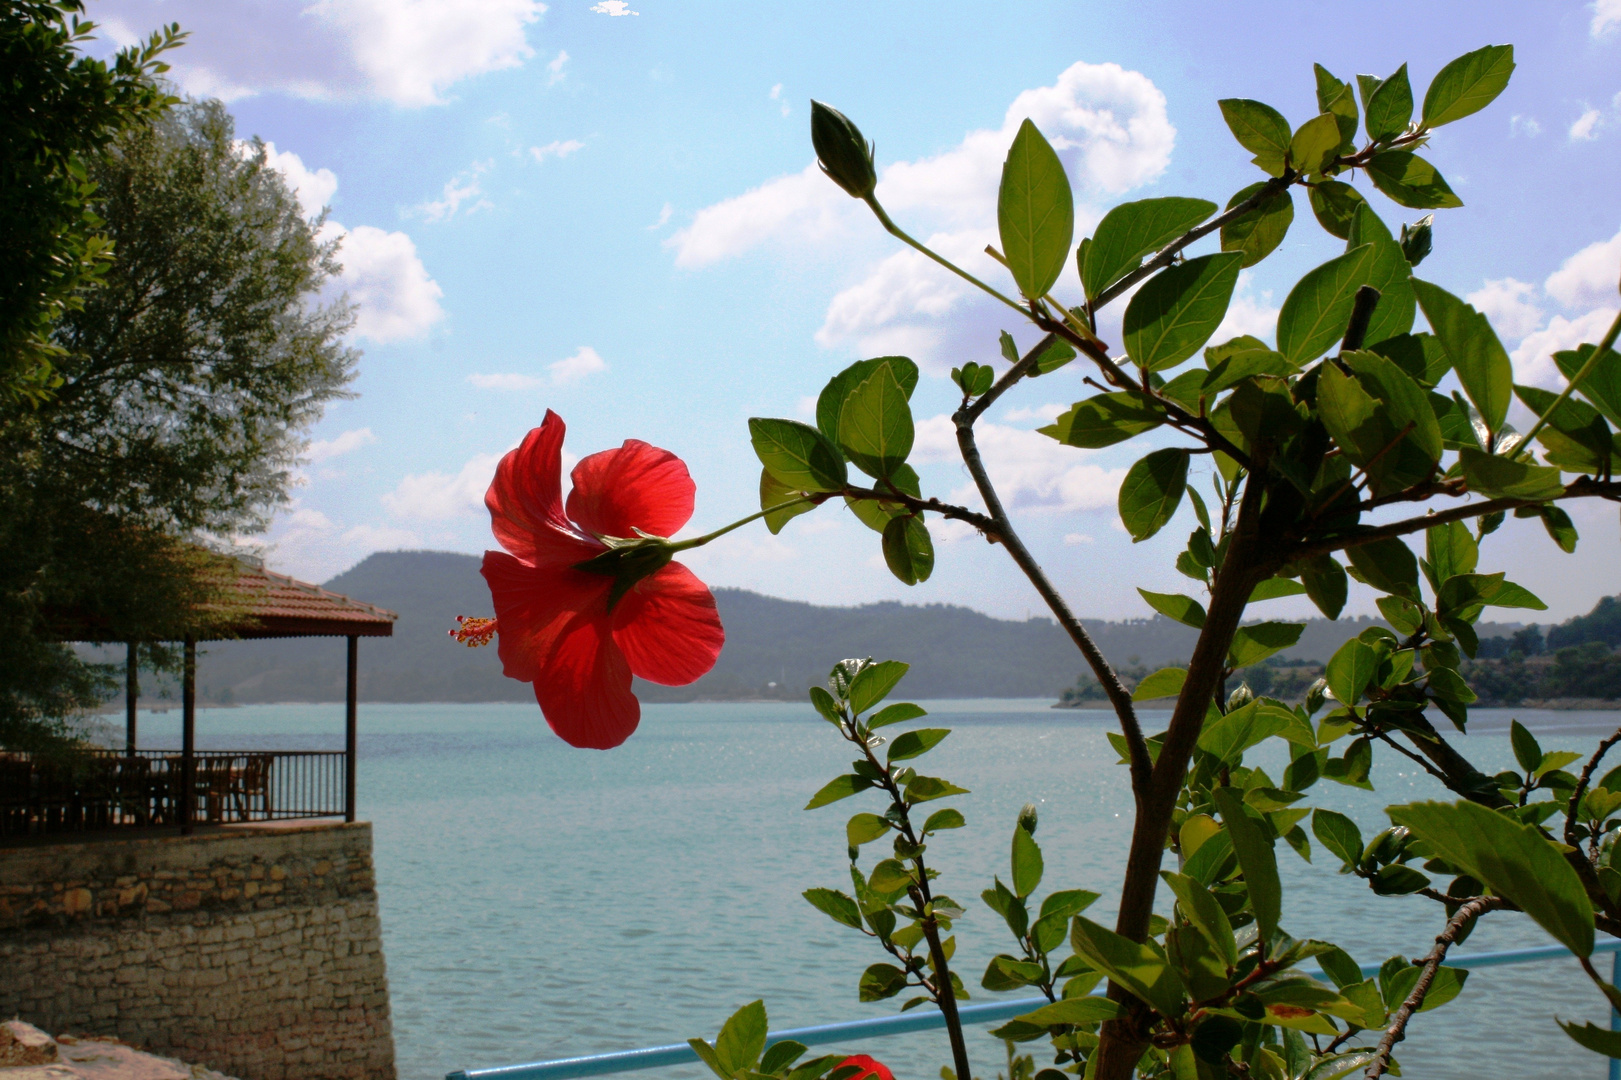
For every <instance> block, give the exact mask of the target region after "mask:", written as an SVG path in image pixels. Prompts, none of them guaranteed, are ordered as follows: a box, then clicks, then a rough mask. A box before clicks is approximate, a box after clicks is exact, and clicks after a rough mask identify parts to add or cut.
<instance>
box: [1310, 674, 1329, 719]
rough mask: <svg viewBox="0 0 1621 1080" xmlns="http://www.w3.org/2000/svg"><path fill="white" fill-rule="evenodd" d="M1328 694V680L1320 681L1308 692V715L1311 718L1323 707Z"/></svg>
mask: <svg viewBox="0 0 1621 1080" xmlns="http://www.w3.org/2000/svg"><path fill="white" fill-rule="evenodd" d="M1327 694H1328V680H1327V679H1318V680H1317V681H1316V682H1314V683H1312V684H1311V686H1310V687H1308V688H1307V690H1306V715H1307V716H1310V715H1311V714H1312V713H1314V712H1316V711H1317V710H1318V709H1321V708H1322V707H1323V701H1324V700H1325V698H1326V697H1327Z"/></svg>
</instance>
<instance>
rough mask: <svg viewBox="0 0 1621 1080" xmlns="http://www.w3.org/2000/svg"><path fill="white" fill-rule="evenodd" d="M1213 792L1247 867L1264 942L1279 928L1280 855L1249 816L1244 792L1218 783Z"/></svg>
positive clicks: (1243, 866) (1247, 883) (1246, 876)
mask: <svg viewBox="0 0 1621 1080" xmlns="http://www.w3.org/2000/svg"><path fill="white" fill-rule="evenodd" d="M1210 794H1211V797H1212V798H1213V799H1214V801H1215V803H1216V809H1217V810H1219V811H1220V812H1221V820H1222V824H1224V825H1226V826H1227V835H1228V836H1230V837H1231V838H1232V841H1233V853H1234V854H1235V855H1237V856H1238V865H1239V868H1240V869H1241V870H1243V871H1244V886H1245V888H1246V889H1247V890H1248V892H1249V898H1250V910H1252V911H1253V912H1254V913H1255V925H1256V928H1257V930H1259V932H1260V940H1261V942H1262V944H1263V946H1264V944H1265V943H1266V942H1268V941H1270V940H1271V939H1272V935H1273V933H1274V932H1276V930H1277V929H1278V919H1279V917H1280V916H1281V915H1282V912H1283V887H1282V886H1281V885H1280V884H1279V883H1278V862H1277V856H1276V855H1275V854H1274V853H1273V851H1272V844H1271V842H1270V841H1268V840H1267V838H1266V834H1265V833H1264V832H1263V831H1262V828H1261V824H1260V822H1259V820H1257V819H1256V818H1252V817H1250V814H1251V813H1252V811H1250V810H1247V809H1246V808H1245V806H1244V800H1243V796H1241V795H1240V794H1239V793H1238V792H1237V791H1236V790H1234V789H1233V788H1230V787H1218V788H1216V789H1214V790H1213V791H1212V792H1211V793H1210Z"/></svg>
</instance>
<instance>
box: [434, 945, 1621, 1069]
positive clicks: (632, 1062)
mask: <svg viewBox="0 0 1621 1080" xmlns="http://www.w3.org/2000/svg"><path fill="white" fill-rule="evenodd" d="M1593 951H1594V952H1595V953H1605V952H1609V953H1615V954H1616V961H1615V964H1616V966H1615V973H1614V974H1613V975H1612V976H1611V978H1612V980H1613V981H1615V982H1616V983H1617V985H1621V940H1611V941H1601V942H1599V943H1597V944H1596V945H1595V946H1594V947H1593ZM1569 955H1571V953H1570V950H1569V949H1566V948H1565V947H1564V946H1563V945H1543V946H1539V947H1537V948H1533V949H1509V950H1506V951H1503V952H1489V953H1476V954H1475V955H1473V956H1470V955H1467V954H1466V955H1461V956H1459V955H1453V956H1449V957H1447V966H1448V967H1461V968H1483V967H1497V966H1499V965H1502V964H1530V963H1535V962H1537V961H1539V960H1556V959H1558V958H1559V957H1562V956H1569ZM1378 971H1379V965H1378V964H1364V965H1363V966H1362V973H1363V974H1364V975H1367V976H1370V977H1371V976H1373V975H1375V974H1377V973H1378ZM1305 973H1306V974H1307V975H1310V976H1312V977H1314V978H1321V977H1322V974H1323V973H1322V972H1321V971H1318V970H1313V969H1308V970H1307V971H1306V972H1305ZM1045 1004H1047V999H1046V998H1044V997H1030V998H1019V999H1017V1000H1014V1001H990V1002H986V1003H984V1004H982V1005H964V1006H962V1007H961V1008H959V1009H958V1010H957V1012H958V1014H959V1015H960V1016H961V1017H962V1020H963V1023H965V1024H990V1023H995V1022H997V1021H999V1020H1011V1019H1013V1018H1014V1017H1015V1016H1021V1015H1023V1014H1024V1013H1027V1012H1031V1011H1033V1010H1035V1009H1039V1008H1041V1006H1043V1005H1045ZM1610 1023H1611V1027H1612V1029H1614V1030H1621V1016H1617V1015H1616V1014H1614V1012H1613V1011H1612V1014H1611V1019H1610ZM945 1026H946V1022H945V1018H944V1017H943V1016H941V1015H940V1011H939V1010H938V1009H931V1008H927V1007H924V1008H919V1009H917V1010H916V1011H914V1012H904V1013H899V1014H897V1015H894V1016H875V1017H871V1018H869V1019H866V1020H845V1021H842V1022H840V1023H836V1024H816V1025H814V1026H812V1027H802V1028H788V1029H787V1030H785V1031H774V1032H772V1033H771V1034H770V1035H769V1036H768V1037H767V1039H766V1041H767V1043H768V1044H770V1043H778V1042H782V1041H783V1040H785V1039H793V1040H794V1041H795V1042H801V1043H804V1044H805V1045H806V1046H824V1045H826V1044H828V1043H835V1042H846V1041H848V1042H855V1041H858V1040H861V1039H876V1038H880V1037H883V1036H885V1035H905V1034H908V1033H910V1032H914V1031H933V1030H935V1029H938V1028H943V1027H945ZM697 1060H698V1055H697V1054H696V1053H694V1052H693V1049H692V1047H690V1046H688V1045H687V1044H685V1043H674V1044H671V1045H669V1046H648V1047H643V1048H642V1049H640V1050H618V1051H615V1052H613V1053H608V1054H590V1055H587V1056H584V1057H573V1058H561V1059H559V1060H557V1061H535V1062H530V1063H528V1064H524V1065H500V1066H496V1067H495V1068H491V1069H463V1070H461V1071H459V1072H453V1073H449V1074H448V1075H446V1077H445V1080H576V1078H578V1077H585V1076H607V1075H610V1074H612V1073H621V1072H635V1071H638V1070H641V1069H658V1068H663V1067H664V1066H667V1065H686V1064H689V1063H691V1062H695V1061H697ZM1618 1065H1621V1062H1615V1061H1612V1062H1611V1063H1610V1080H1621V1070H1618V1068H1617V1066H1618Z"/></svg>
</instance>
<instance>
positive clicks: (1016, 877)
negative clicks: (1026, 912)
mask: <svg viewBox="0 0 1621 1080" xmlns="http://www.w3.org/2000/svg"><path fill="white" fill-rule="evenodd" d="M1041 874H1042V861H1041V848H1040V846H1038V845H1037V844H1036V841H1035V838H1034V837H1033V836H1031V835H1030V834H1029V833H1028V832H1026V831H1025V829H1024V826H1023V825H1015V826H1013V894H1014V895H1015V896H1017V897H1018V898H1019V899H1020V900H1023V899H1024V898H1025V897H1027V896H1029V895H1030V894H1031V893H1033V892H1035V891H1036V887H1037V886H1038V885H1040V884H1041Z"/></svg>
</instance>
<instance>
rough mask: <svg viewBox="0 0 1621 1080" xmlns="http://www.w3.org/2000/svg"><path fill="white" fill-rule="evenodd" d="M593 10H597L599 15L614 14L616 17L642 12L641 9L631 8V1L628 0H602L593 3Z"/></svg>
mask: <svg viewBox="0 0 1621 1080" xmlns="http://www.w3.org/2000/svg"><path fill="white" fill-rule="evenodd" d="M591 10H592V11H594V12H596V13H597V14H598V15H613V16H615V17H618V16H620V15H640V14H641V12H639V11H632V10H630V3H629V2H628V0H602V2H601V3H600V4H592V5H591Z"/></svg>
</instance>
